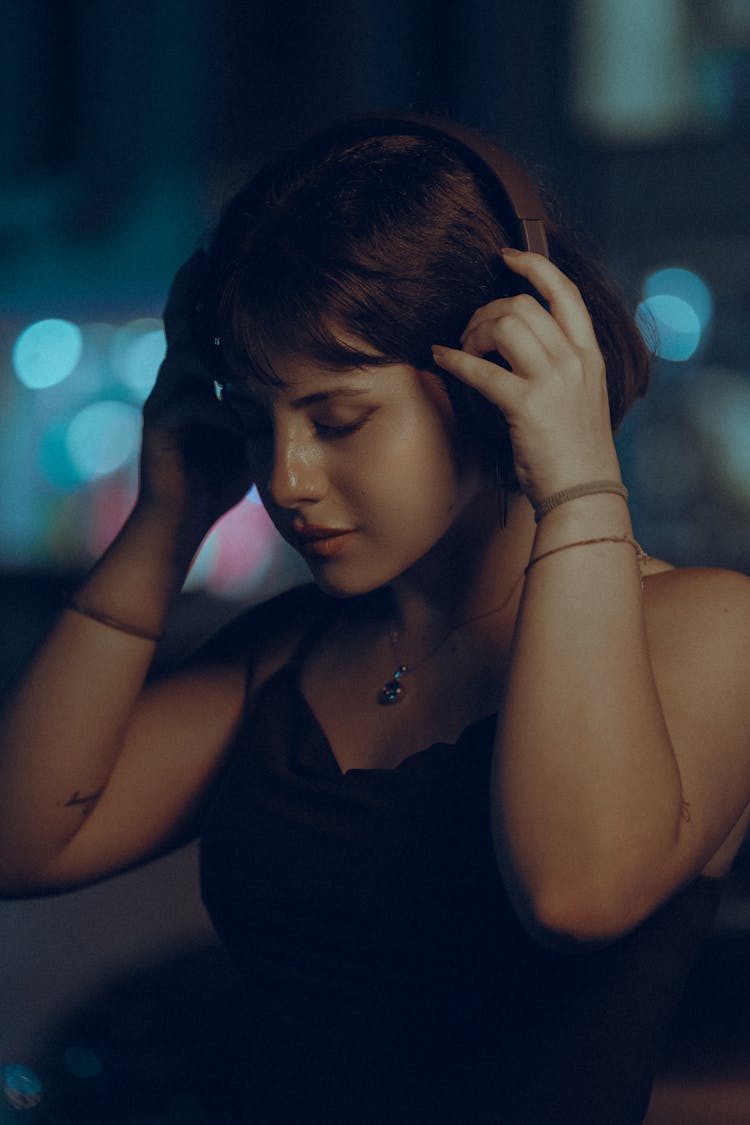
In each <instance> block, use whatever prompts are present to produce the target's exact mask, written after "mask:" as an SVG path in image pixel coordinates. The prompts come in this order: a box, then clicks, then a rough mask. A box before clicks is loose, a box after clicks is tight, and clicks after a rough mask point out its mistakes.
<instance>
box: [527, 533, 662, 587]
mask: <svg viewBox="0 0 750 1125" xmlns="http://www.w3.org/2000/svg"><path fill="white" fill-rule="evenodd" d="M592 543H629V544H630V546H631V547H633V548H634V550H635V553H636V555H637V556H638V564H639V566H641V567H643V566H645V565H646V563H647V562H648V555H647V554H646V552H645V551H644V550H643V547H641V545H640V543H638V542H637V541H636V540H635V539H633V537H632V535H602V536H600V537H599V538H598V539H579V540H577V541H576V542H575V543H563V545H562V547H552V548H551V550H549V551H542V553H541V555H537V556H536V558H534V559H532V560H531V562H530V563H529V564H528V566H527V567H526V569H525V570H524V572H523V573H524V576H525V575H527V574H528V573H529V571H530V570H531V568H532V566H534V565H535V564H536V563H538V562H541V560H542V559H546V558H549V556H550V555H556V554H558V552H560V551H569V550H570V548H571V547H588V546H590V545H591V544H592ZM641 589H643V575H641Z"/></svg>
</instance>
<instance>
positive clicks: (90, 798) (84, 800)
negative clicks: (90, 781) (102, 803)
mask: <svg viewBox="0 0 750 1125" xmlns="http://www.w3.org/2000/svg"><path fill="white" fill-rule="evenodd" d="M103 792H104V786H103V785H102V786H101V787H100V788H99V789H97V790H96V791H95V792H94V793H88V794H87V795H86V796H84V797H82V796H81V794H80V792H79V790H78V789H76V791H75V793H74V794H73V796H72V797H70V798H69V799H68V800H67V801H65V802H64V805H63V807H64V808H66V809H71V808H80V809H81V811H82V813H83V815H84V816H88V815H89V813H90V812H91V811H92V809H93V808H94V805H95V804H96V802H97V801H98V800H99V798H100V797H101V795H102V793H103Z"/></svg>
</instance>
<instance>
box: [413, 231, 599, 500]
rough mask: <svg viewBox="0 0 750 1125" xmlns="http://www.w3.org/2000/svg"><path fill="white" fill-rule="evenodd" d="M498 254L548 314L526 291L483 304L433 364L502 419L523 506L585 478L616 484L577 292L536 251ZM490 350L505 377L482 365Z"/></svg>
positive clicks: (589, 328) (589, 335) (595, 359)
mask: <svg viewBox="0 0 750 1125" xmlns="http://www.w3.org/2000/svg"><path fill="white" fill-rule="evenodd" d="M503 257H504V260H505V264H506V265H507V266H508V268H509V269H511V270H513V272H514V273H517V274H520V275H521V276H522V277H525V278H527V280H528V281H530V282H531V284H532V285H533V286H534V288H535V289H536V291H537V292H538V293H539V294H540V296H541V297H542V298H543V299H544V300H545V301H546V302H547V304H548V306H549V312H547V310H546V309H545V308H543V306H542V305H541V303H540V302H539V301H538V300H536V299H535V298H534V297H532V296H530V295H529V294H520V295H519V296H516V297H505V298H501V299H499V300H497V301H490V303H489V304H487V305H483V306H482V307H481V308H479V309H477V311H476V312H475V313H474V315H473V316H472V317H471V319H470V321H469V323H468V324H467V326H466V328H465V330H464V332H463V335H462V336H461V344H462V347H461V350H458V349H455V348H442V347H441V348H438V350H437V353H436V354H435V361H436V362H437V363H438V364H439V365H440V367H442V368H444V369H445V370H446V371H448V372H449V373H450V374H451V375H455V376H456V377H457V378H458V379H461V380H462V381H463V382H464V383H467V384H468V385H469V386H471V387H474V388H475V389H476V390H477V391H479V392H480V393H481V394H482V395H484V397H485V398H487V399H488V400H489V401H490V402H492V403H494V405H495V406H497V407H499V408H500V410H501V411H502V412H503V414H504V415H505V418H506V420H507V423H508V427H509V432H510V440H511V443H512V446H513V459H514V463H515V469H516V474H517V476H518V480H519V483H520V485H521V487H522V489H523V491H524V492H525V493H526V495H527V496H528V497H529V498H530V499H531V500H532V502H534V503H538V502H539V501H541V500H543V499H544V498H545V497H546V496H550V495H551V494H552V493H554V492H557V491H558V490H560V489H563V488H569V487H571V486H572V485H576V484H581V483H584V482H589V481H592V480H603V479H607V480H618V481H619V480H620V467H619V464H618V461H617V453H616V451H615V445H614V439H613V436H612V429H611V425H610V417H609V401H608V397H607V382H606V372H605V366H604V359H603V358H602V354H601V352H600V350H599V346H598V344H597V340H596V336H595V334H594V328H593V325H592V323H591V318H590V317H589V314H588V310H587V309H586V306H585V304H584V302H583V298H582V296H581V293H580V291H579V290H578V288H577V286H576V285H574V284H573V282H572V281H571V280H570V279H569V278H567V277H566V276H565V274H564V273H562V272H561V271H560V270H559V269H558V268H557V266H555V265H553V264H552V262H550V261H549V259H548V258H545V257H543V256H542V255H541V254H533V253H527V252H525V251H520V250H515V251H504V252H503ZM493 351H494V352H498V353H499V354H500V355H501V356H502V357H503V359H504V360H505V361H506V363H507V364H508V365H509V367H510V370H507V369H506V368H505V367H501V366H500V365H499V364H496V363H492V362H490V361H489V360H487V359H484V358H482V357H483V356H485V355H486V354H487V353H489V352H493Z"/></svg>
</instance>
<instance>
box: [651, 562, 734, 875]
mask: <svg viewBox="0 0 750 1125" xmlns="http://www.w3.org/2000/svg"><path fill="white" fill-rule="evenodd" d="M647 589H648V591H649V592H648V594H647V597H646V627H647V634H648V642H649V654H650V657H651V665H652V670H653V675H654V681H655V684H656V688H657V692H658V695H659V700H660V703H661V707H662V712H663V715H664V719H665V722H666V726H667V730H668V732H669V736H670V741H671V744H672V746H673V749H674V753H675V757H676V760H677V764H678V768H679V772H680V778H681V782H682V793H683V798H684V802H685V804H684V806H683V810H684V811H683V819H682V821H681V842H680V848H679V853H678V856H677V863H678V868H679V869H680V870H678V872H677V873H676V876H677V878H678V879H679V876H680V875H682V876H683V878H687V877H689V876H690V875H694V874H698V873H699V872H700V871H701V870H703V868H704V867H705V865H706V864H707V863H708V861H709V860H710V859H711V857H712V856H713V855H714V854H715V853H716V852H717V851H718V849H719V848H720V847H721V845H722V844H723V843H724V841H725V840H726V839H727V837H728V836H729V835H730V833H731V831H732V829H733V828H734V826H735V824H736V823H737V822H738V820H739V818H740V817H741V816H742V814H743V812H744V810H745V808H746V807H747V805H748V802H750V578H747V577H746V576H745V575H743V574H738V573H735V572H733V571H728V570H718V569H698V568H689V569H685V570H675V571H671V572H669V573H666V574H664V575H659V576H658V577H656V578H655V579H653V580H652V582H651V583H649V584H648V586H647ZM737 843H738V844H739V841H737Z"/></svg>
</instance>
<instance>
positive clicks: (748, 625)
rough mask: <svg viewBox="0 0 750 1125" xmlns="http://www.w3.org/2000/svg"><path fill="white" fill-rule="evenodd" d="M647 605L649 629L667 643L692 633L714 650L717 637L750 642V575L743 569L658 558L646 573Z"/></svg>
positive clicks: (645, 595) (645, 600)
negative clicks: (682, 563)
mask: <svg viewBox="0 0 750 1125" xmlns="http://www.w3.org/2000/svg"><path fill="white" fill-rule="evenodd" d="M653 561H654V560H652V562H653ZM644 609H645V613H646V622H647V626H648V627H649V630H650V632H652V634H653V636H654V639H655V640H660V641H661V642H663V643H667V642H669V641H670V640H671V641H673V642H676V641H677V642H678V641H684V640H688V639H689V638H690V637H691V636H692V637H694V638H695V639H696V640H698V639H700V640H701V641H702V644H703V646H705V647H706V648H710V647H711V644H712V638H713V639H714V640H719V641H723V642H725V643H726V642H727V641H728V640H730V639H731V638H732V637H734V638H735V639H736V641H737V642H738V643H744V644H745V645H747V646H750V578H749V577H748V576H747V575H746V574H741V573H740V572H739V571H735V570H724V569H721V568H719V567H674V566H670V565H669V564H667V563H662V562H658V561H656V565H655V566H654V567H653V568H651V569H649V568H647V570H646V573H645V583H644Z"/></svg>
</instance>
